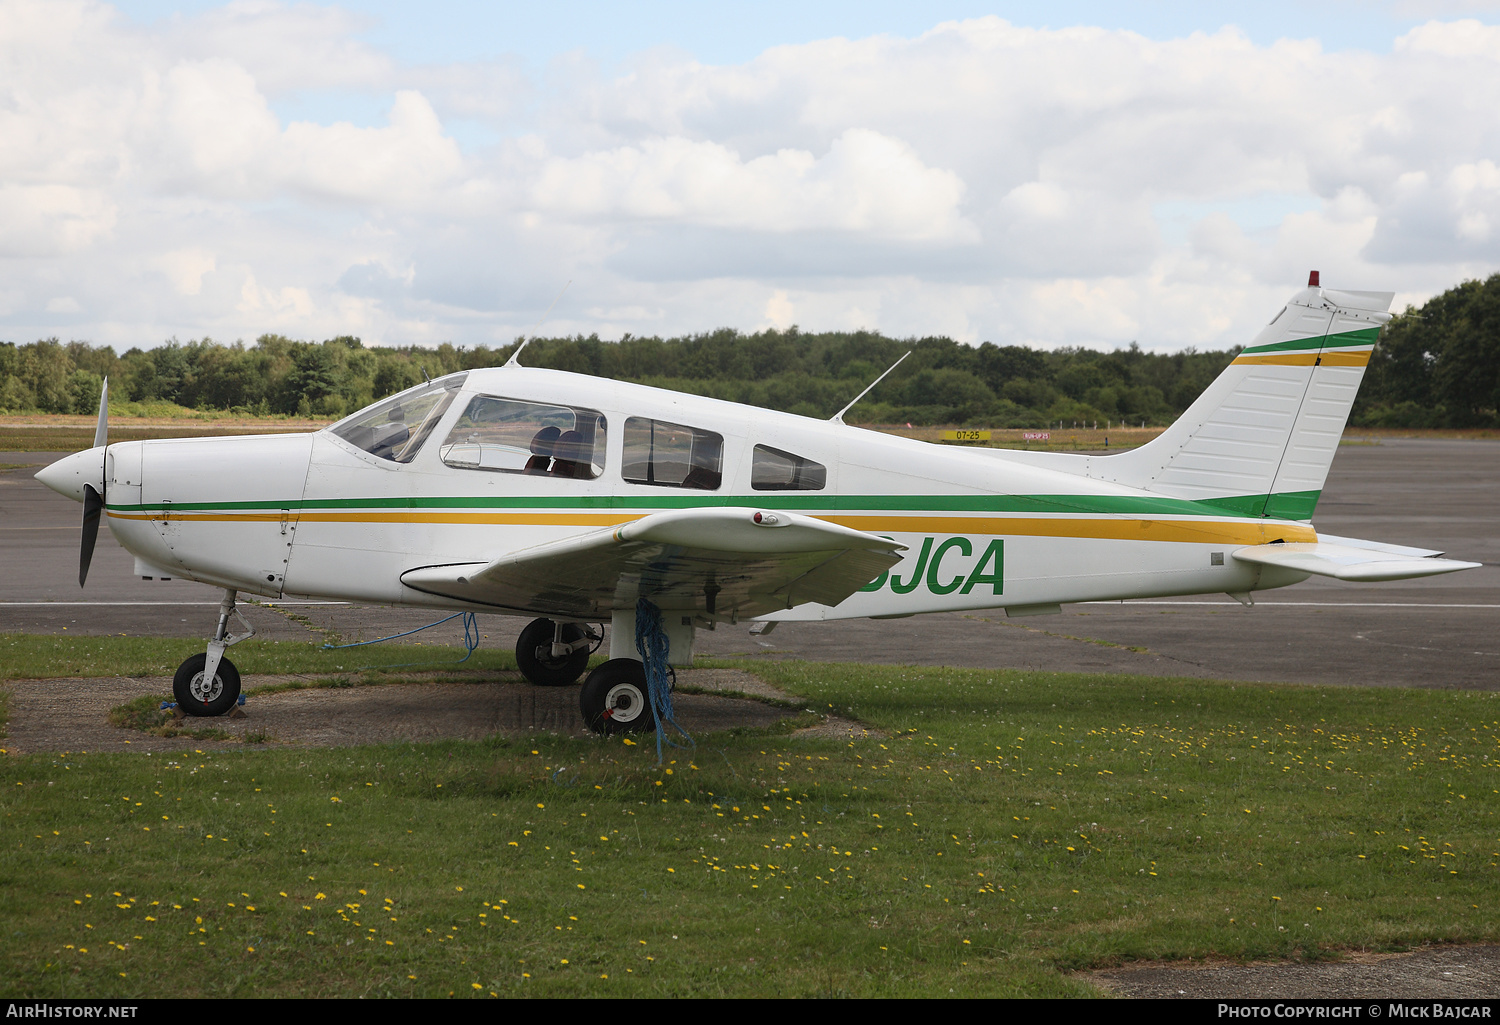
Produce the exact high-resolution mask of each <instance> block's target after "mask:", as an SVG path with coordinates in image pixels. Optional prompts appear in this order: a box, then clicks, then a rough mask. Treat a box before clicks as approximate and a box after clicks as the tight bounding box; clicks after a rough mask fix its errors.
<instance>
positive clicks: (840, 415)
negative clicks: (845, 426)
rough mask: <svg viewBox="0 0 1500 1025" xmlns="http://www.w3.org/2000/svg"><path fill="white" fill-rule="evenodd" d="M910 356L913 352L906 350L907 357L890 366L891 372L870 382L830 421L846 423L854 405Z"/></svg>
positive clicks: (830, 418) (888, 371)
mask: <svg viewBox="0 0 1500 1025" xmlns="http://www.w3.org/2000/svg"><path fill="white" fill-rule="evenodd" d="M910 355H911V350H910V349H907V350H906V355H905V356H902V357H901V359H898V360H897V361H896V362H894V363H892V364H891V366H890V370H887V371H886V372H885V373H884V374H881V375H880V376H879V377H877V378H875V380H873V381H871V382H870V386H869V387H868V388H866V389H865V390H864V391H862V392H860V393H859V394H858V395H856V396H854V399H853V401H851V402H850V403H849V404H848V405H847V406H845V407H844V408H843V409H841V410H839V411H838V412H837V413H835V414H833V416H831V417H829V418H828V419H829V420H830V421H831V422H833V423H836V424H841V423H843V422H844V414H845V413H847V412H849V410H851V409H853V408H854V403H855V402H858V401H859V400H860V399H862V398H864V397H865V396H866V395H868V394H870V392H871V390H873V389H874V387H875V386H876V385H877V384H879V383H880V382H881V381H884V380H885V379H886V377H887V376H889V374H890V372H891V370H895V369H896V368H897V367H899V366H900V365H901V360H904V359H905V358H906V356H910Z"/></svg>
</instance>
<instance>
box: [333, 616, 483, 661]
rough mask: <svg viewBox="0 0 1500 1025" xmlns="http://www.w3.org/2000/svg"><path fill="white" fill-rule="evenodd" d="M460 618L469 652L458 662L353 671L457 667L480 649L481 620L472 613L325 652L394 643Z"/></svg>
mask: <svg viewBox="0 0 1500 1025" xmlns="http://www.w3.org/2000/svg"><path fill="white" fill-rule="evenodd" d="M459 616H462V617H463V620H464V648H465V649H467V650H466V651H465V652H464V657H463V658H461V659H459V660H458V661H457V662H397V663H396V664H395V665H389V666H355V667H354V670H353V671H354V672H360V671H361V670H365V669H410V668H411V667H412V666H456V665H459V664H461V663H463V662H467V661H469V656H470V655H472V654H474V649H475V648H477V647H479V620H478V619H476V618H475V616H474V613H472V612H455V613H454V614H453V615H451V616H449V617H448V618H446V619H440V620H438V621H437V622H436V623H428V624H427V625H426V626H419V627H417V628H416V629H415V630H407V631H406V632H405V633H399V634H391V635H390V636H389V637H377V638H375V640H373V641H355V642H354V643H353V644H325V645H323V650H324V651H338V650H340V649H341V648H362V647H364V646H365V645H366V644H380V643H381V642H382V641H394V640H396V639H397V638H398V637H410V636H411V635H412V634H415V633H421V632H422V631H423V630H431V629H432V628H433V627H435V626H442V625H443V624H444V623H451V622H453V620H455V619H457V618H458V617H459Z"/></svg>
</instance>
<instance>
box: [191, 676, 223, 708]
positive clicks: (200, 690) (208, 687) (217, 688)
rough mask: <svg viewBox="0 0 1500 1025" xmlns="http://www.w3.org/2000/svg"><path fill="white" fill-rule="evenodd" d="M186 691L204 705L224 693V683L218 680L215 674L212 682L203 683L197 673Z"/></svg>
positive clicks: (201, 677)
mask: <svg viewBox="0 0 1500 1025" xmlns="http://www.w3.org/2000/svg"><path fill="white" fill-rule="evenodd" d="M188 691H189V692H190V693H191V694H192V695H193V697H194V698H196V699H197V700H199V701H201V702H203V703H204V704H205V705H206V704H208V703H209V702H210V701H212V700H214V699H215V698H217V697H218V696H219V695H220V694H222V693H224V681H223V680H221V679H219V676H218V674H217V673H215V674H214V678H213V682H212V683H205V682H204V679H203V674H202V673H199V674H198V675H197V676H194V677H193V682H192V683H191V684H189V685H188Z"/></svg>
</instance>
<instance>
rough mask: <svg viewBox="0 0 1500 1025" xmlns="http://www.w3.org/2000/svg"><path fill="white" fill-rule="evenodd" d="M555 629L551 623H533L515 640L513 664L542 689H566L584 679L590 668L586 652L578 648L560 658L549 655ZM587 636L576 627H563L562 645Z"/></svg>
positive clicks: (535, 621) (544, 621) (586, 650)
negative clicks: (580, 678) (586, 670)
mask: <svg viewBox="0 0 1500 1025" xmlns="http://www.w3.org/2000/svg"><path fill="white" fill-rule="evenodd" d="M556 628H557V625H556V624H555V623H553V622H552V620H550V619H533V620H532V621H531V622H530V623H527V624H526V629H524V630H522V631H521V636H520V637H518V638H516V664H517V665H518V666H520V667H521V675H522V676H525V677H526V679H528V680H530V681H531V682H532V683H535V684H537V685H539V686H542V687H566V686H567V685H568V684H570V683H572V682H574V681H575V680H577V679H578V678H579V677H580V676H582V675H583V671H584V670H585V669H587V668H588V667H589V649H588V648H587V647H583V648H579V649H578V650H577V651H571V652H569V653H568V654H566V655H564V656H563V657H562V658H556V657H554V656H553V654H552V637H553V634H554V632H555V631H556ZM586 636H587V634H585V633H584V630H583V627H581V626H579V625H578V624H577V623H564V624H563V628H562V639H563V642H564V643H565V644H573V643H575V642H577V641H581V640H583V638H584V637H586Z"/></svg>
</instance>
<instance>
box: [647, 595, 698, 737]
mask: <svg viewBox="0 0 1500 1025" xmlns="http://www.w3.org/2000/svg"><path fill="white" fill-rule="evenodd" d="M635 650H636V651H638V652H640V655H641V663H642V665H643V666H644V667H645V670H646V692H647V694H649V695H650V697H651V710H652V711H653V712H655V713H656V764H658V765H660V764H661V760H662V745H663V744H666V746H667V747H697V746H698V744H697V742H696V741H694V740H693V738H692V737H690V736H688V731H687V730H685V729H683V728H682V726H681V724H679V723H678V722H677V718H676V716H675V715H673V714H672V688H671V686H670V685H669V684H668V682H667V676H668V673H669V672H670V670H669V669H668V668H667V653H668V646H667V632H666V630H664V629H663V628H662V622H661V609H659V608H657V607H656V605H655V604H653V603H652V602H649V601H647V600H646V599H645V598H639V599H637V600H636V603H635ZM668 725H670V726H671V727H672V728H673V729H674V730H676V731H677V732H678V733H680V734H682V738H683V739H684V740H686V741H687V744H678V743H675V742H673V741H672V740H670V739H668V737H667V726H668Z"/></svg>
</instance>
